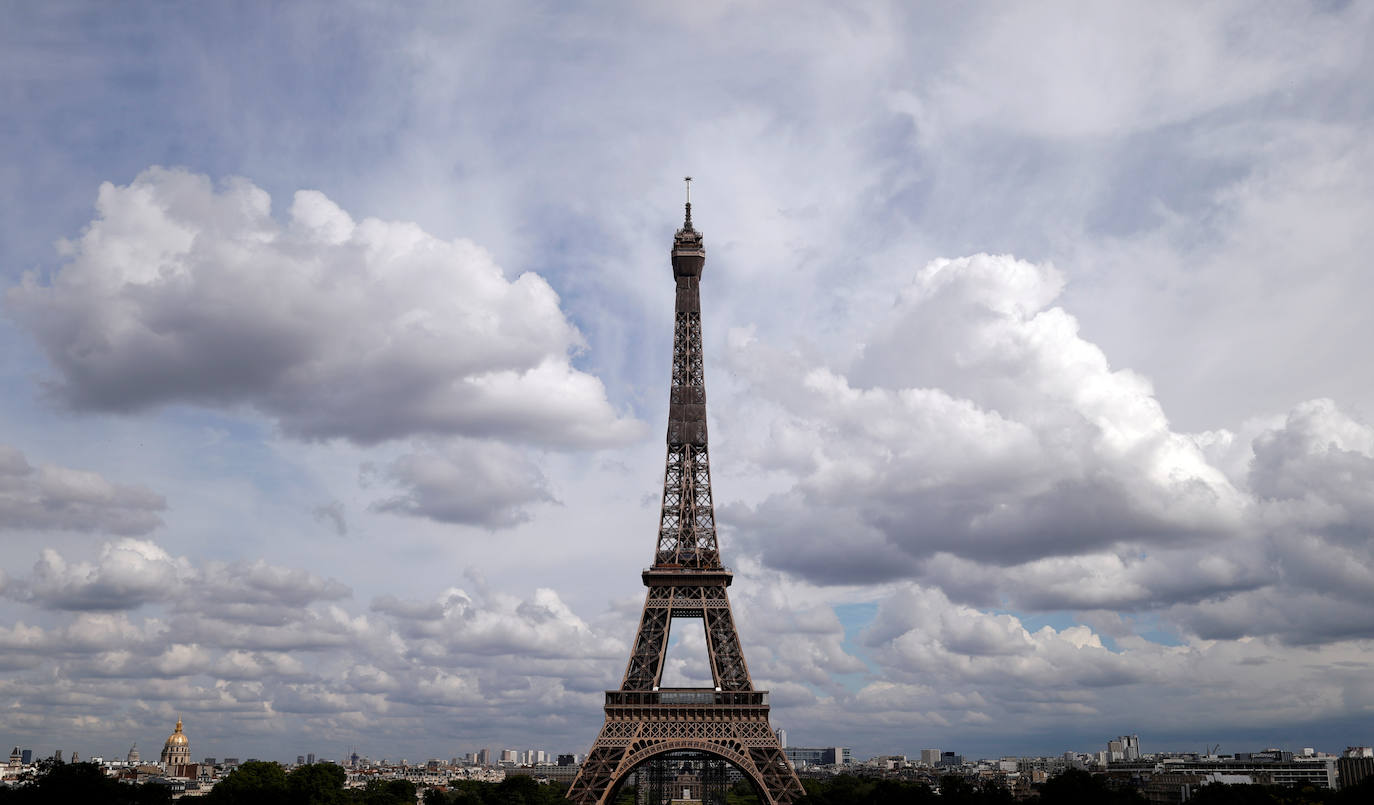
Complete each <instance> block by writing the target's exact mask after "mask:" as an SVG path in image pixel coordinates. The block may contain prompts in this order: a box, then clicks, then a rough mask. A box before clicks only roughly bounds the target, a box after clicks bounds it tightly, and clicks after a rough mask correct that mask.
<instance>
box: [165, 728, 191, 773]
mask: <svg viewBox="0 0 1374 805" xmlns="http://www.w3.org/2000/svg"><path fill="white" fill-rule="evenodd" d="M162 762H163V764H164V765H166V766H167V767H168V768H171V767H173V766H185V765H187V764H189V763H190V762H191V743H190V742H189V741H187V740H186V733H184V732H182V731H181V719H179V718H178V719H177V728H176V730H175V731H174V732H173V733H172V734H171V735H169V736H167V742H166V743H165V744H163V745H162Z"/></svg>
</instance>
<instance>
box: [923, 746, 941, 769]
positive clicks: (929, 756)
mask: <svg viewBox="0 0 1374 805" xmlns="http://www.w3.org/2000/svg"><path fill="white" fill-rule="evenodd" d="M921 762H922V763H924V764H926V765H927V766H934V765H935V764H936V763H939V762H940V750H939V749H922V750H921Z"/></svg>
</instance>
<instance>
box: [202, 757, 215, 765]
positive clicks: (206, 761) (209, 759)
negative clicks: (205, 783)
mask: <svg viewBox="0 0 1374 805" xmlns="http://www.w3.org/2000/svg"><path fill="white" fill-rule="evenodd" d="M201 762H202V763H204V764H205V765H207V766H213V765H215V759H214V758H212V757H207V758H205V759H204V760H202V761H201Z"/></svg>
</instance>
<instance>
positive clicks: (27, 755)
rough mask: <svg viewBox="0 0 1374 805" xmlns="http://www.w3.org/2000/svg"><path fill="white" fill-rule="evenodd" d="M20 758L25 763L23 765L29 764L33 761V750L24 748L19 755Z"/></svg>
mask: <svg viewBox="0 0 1374 805" xmlns="http://www.w3.org/2000/svg"><path fill="white" fill-rule="evenodd" d="M20 759H21V760H23V761H24V765H25V766H27V765H29V764H30V763H32V762H33V750H32V749H25V750H24V752H23V754H21V755H20Z"/></svg>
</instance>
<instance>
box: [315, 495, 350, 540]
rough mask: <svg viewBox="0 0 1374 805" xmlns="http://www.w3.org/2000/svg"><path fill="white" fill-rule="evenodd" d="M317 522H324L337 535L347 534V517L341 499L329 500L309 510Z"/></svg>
mask: <svg viewBox="0 0 1374 805" xmlns="http://www.w3.org/2000/svg"><path fill="white" fill-rule="evenodd" d="M310 514H311V515H312V516H313V517H314V518H315V522H317V523H326V524H328V525H329V527H330V528H332V529H333V530H334V533H335V534H338V535H339V536H341V537H343V536H347V535H348V517H347V515H346V513H345V511H344V505H343V502H342V501H338V500H331V501H329V502H328V503H322V504H320V505H319V506H316V507H315V508H313V509H311V510H310Z"/></svg>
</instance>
